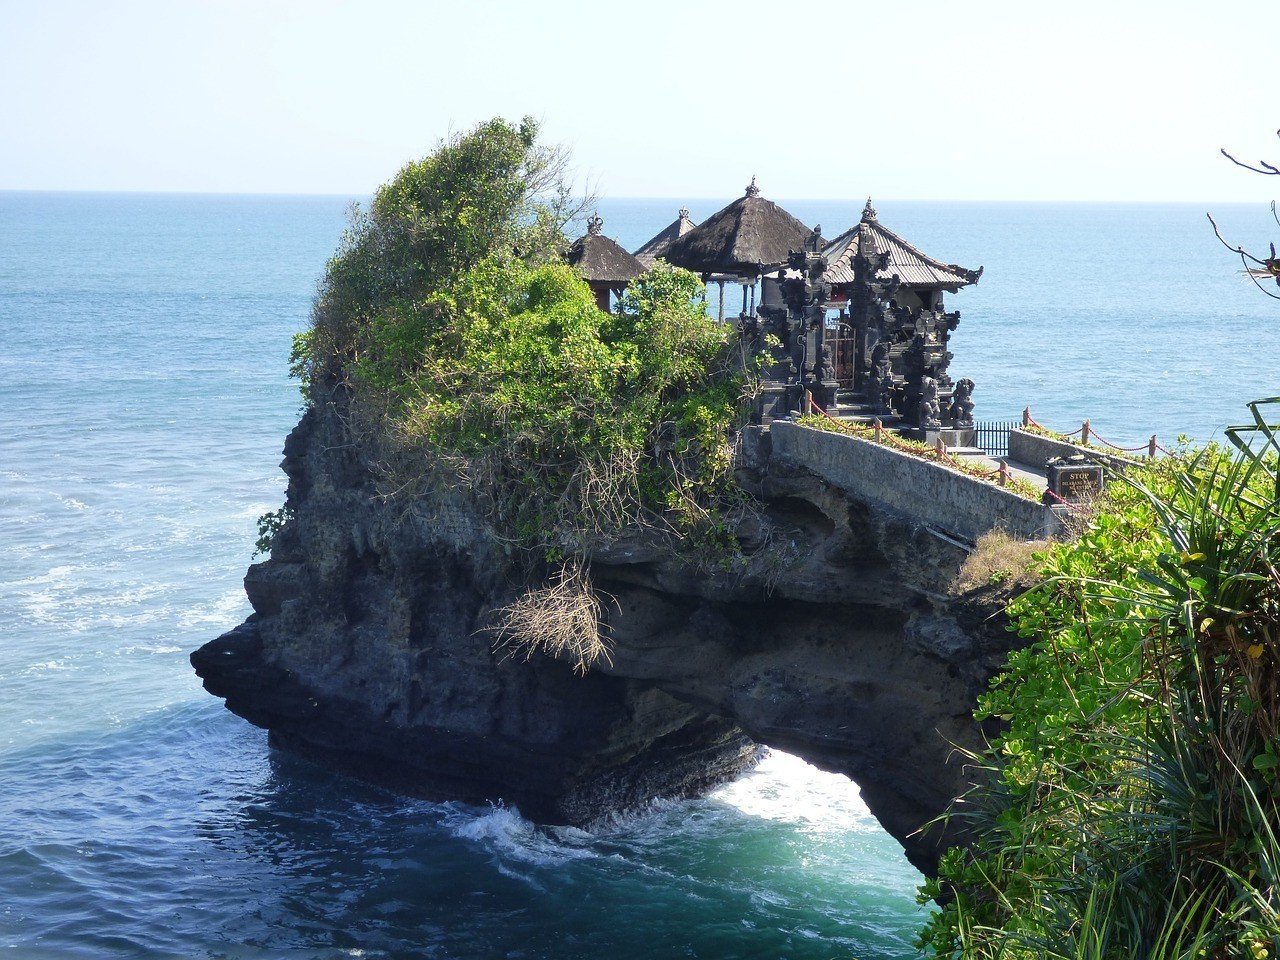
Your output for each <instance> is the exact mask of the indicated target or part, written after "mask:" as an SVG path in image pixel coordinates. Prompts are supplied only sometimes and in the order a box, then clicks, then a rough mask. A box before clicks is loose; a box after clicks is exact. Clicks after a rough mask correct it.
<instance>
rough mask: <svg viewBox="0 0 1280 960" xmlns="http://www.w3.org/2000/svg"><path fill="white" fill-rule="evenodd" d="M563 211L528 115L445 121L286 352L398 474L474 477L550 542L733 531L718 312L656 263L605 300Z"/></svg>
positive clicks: (377, 203) (732, 397)
mask: <svg viewBox="0 0 1280 960" xmlns="http://www.w3.org/2000/svg"><path fill="white" fill-rule="evenodd" d="M573 212H574V208H573V205H572V203H571V202H570V200H569V192H568V190H567V187H566V186H565V183H564V180H563V158H562V157H561V156H560V155H559V154H557V153H556V152H555V151H549V150H547V149H546V148H543V147H540V146H539V145H538V143H537V138H536V126H535V125H534V124H533V123H532V121H529V120H526V121H524V122H523V123H521V124H520V125H518V126H513V125H511V124H508V123H506V122H504V121H501V120H495V121H491V122H490V123H487V124H484V125H482V126H481V127H478V128H477V129H475V130H473V131H471V132H469V133H467V134H463V135H461V136H458V137H455V138H453V139H452V140H450V141H449V142H447V143H445V144H443V145H442V146H441V147H440V148H439V149H438V150H436V151H435V153H433V154H432V155H431V156H429V157H427V158H426V159H424V160H421V161H419V162H417V163H414V164H410V165H409V166H407V167H405V169H404V170H402V171H401V172H400V174H399V175H398V176H397V177H396V178H395V179H394V180H393V181H391V182H390V183H389V184H387V185H386V186H384V187H382V188H381V189H380V190H379V191H378V193H377V195H376V197H375V198H374V201H373V203H372V206H371V207H370V209H369V211H368V212H367V213H366V212H361V211H357V212H356V213H355V214H354V215H353V219H352V225H351V228H350V229H349V230H348V232H347V234H346V235H345V237H344V239H343V242H342V245H341V248H340V249H339V251H338V253H337V254H336V255H335V257H334V258H333V260H332V261H331V262H330V264H329V267H328V271H327V274H326V278H325V281H324V283H323V285H322V288H321V292H320V296H319V298H318V301H317V304H316V308H315V316H314V321H315V322H314V326H313V329H312V330H311V331H310V333H309V334H308V335H306V337H305V339H303V340H300V341H299V342H298V343H297V344H295V357H294V365H295V369H296V370H298V372H299V373H301V374H303V375H309V376H310V378H311V393H312V396H313V397H314V396H317V395H319V394H320V393H321V392H323V391H324V390H333V389H338V390H343V391H346V394H347V395H348V396H349V397H350V398H351V404H350V406H351V411H352V422H351V426H352V429H353V430H354V431H355V432H356V433H357V434H358V436H359V437H360V438H361V441H362V443H363V444H364V445H365V447H366V448H367V449H368V450H370V451H374V452H376V453H377V454H378V455H379V456H380V457H381V460H382V462H383V464H384V466H385V467H386V469H387V477H388V480H389V481H390V482H389V483H388V488H389V489H395V490H400V491H406V490H408V491H412V490H414V489H416V488H417V485H418V484H419V483H421V482H423V481H430V482H436V481H443V482H446V483H450V484H454V485H462V486H466V487H468V488H469V489H471V490H472V491H473V492H474V493H475V494H476V496H477V498H478V499H479V500H481V501H483V502H484V503H487V504H488V506H489V507H490V509H491V515H492V517H493V518H494V521H495V527H496V528H497V529H498V530H499V531H501V532H503V533H505V535H506V536H508V537H509V538H511V539H512V540H513V541H515V542H516V543H518V544H520V545H522V546H525V547H530V548H534V549H535V550H540V551H541V552H542V553H543V554H544V555H545V556H546V557H547V558H548V559H550V560H557V561H558V560H560V559H562V558H564V557H567V556H569V555H571V554H573V553H575V552H579V551H580V550H581V549H582V547H583V545H584V544H585V543H586V542H588V541H589V540H591V539H592V538H595V537H613V536H617V535H619V534H621V533H623V532H624V531H629V530H632V529H634V528H636V527H637V526H640V527H649V528H653V529H660V530H669V531H677V532H679V533H681V534H682V535H686V536H688V535H693V536H695V537H699V538H702V539H703V540H705V541H711V542H715V541H720V542H724V541H725V536H726V535H725V533H724V529H723V522H722V519H721V518H722V516H723V510H724V508H725V507H726V506H728V505H730V504H731V503H733V502H735V500H736V499H737V497H738V496H739V495H738V493H737V488H736V486H735V485H734V484H733V481H732V457H731V448H730V443H731V439H732V435H733V431H734V428H735V427H736V426H737V425H738V424H739V423H740V422H741V420H742V416H741V414H742V413H743V412H744V411H743V405H742V404H741V403H740V402H739V398H740V396H741V394H742V389H743V371H742V366H741V364H739V365H737V366H735V365H734V364H732V363H730V353H729V349H728V346H729V345H728V330H727V328H725V327H723V326H721V325H718V324H716V323H714V322H713V321H712V320H711V319H710V318H708V317H707V316H706V313H705V310H704V308H703V297H704V292H703V288H702V284H701V282H700V281H699V280H698V279H697V277H695V276H694V275H692V274H690V273H688V272H686V271H682V270H676V269H672V268H670V267H666V266H660V267H658V268H655V269H654V270H651V271H649V272H648V273H646V274H645V275H643V276H642V277H640V278H638V279H637V280H636V281H634V282H633V283H632V286H631V288H630V290H629V292H628V293H627V294H626V295H625V296H624V297H623V298H622V300H621V304H620V309H619V312H618V313H617V314H610V313H606V312H603V311H601V310H600V309H599V308H598V307H597V306H596V303H595V300H594V297H593V296H592V293H591V291H590V289H589V288H588V286H587V284H586V283H585V282H584V281H583V280H582V278H581V277H580V276H578V275H577V274H576V273H575V272H574V271H573V270H572V269H571V268H569V267H568V266H567V265H565V264H564V263H563V261H562V260H561V259H560V251H561V250H562V249H563V247H564V246H565V241H564V235H563V232H562V228H563V226H564V224H565V221H566V219H567V217H569V216H570V215H571V214H572V213H573Z"/></svg>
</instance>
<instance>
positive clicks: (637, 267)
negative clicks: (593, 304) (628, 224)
mask: <svg viewBox="0 0 1280 960" xmlns="http://www.w3.org/2000/svg"><path fill="white" fill-rule="evenodd" d="M603 230H604V221H603V220H601V219H600V218H599V217H598V216H597V217H592V218H591V219H590V220H588V221H587V232H586V234H585V235H584V236H581V237H579V238H578V239H577V240H575V241H573V245H572V246H571V247H569V252H568V254H567V255H566V256H565V260H567V261H568V263H569V265H570V266H571V267H576V268H577V270H578V272H579V273H580V274H582V276H583V277H584V278H585V279H586V280H587V282H588V283H594V284H609V285H611V286H626V285H627V284H628V283H630V282H631V281H632V280H634V279H635V278H636V277H638V276H640V274H642V273H644V271H645V266H644V264H643V263H641V262H640V261H639V260H637V259H636V258H635V257H633V256H632V255H631V254H629V253H627V251H626V250H624V249H622V247H620V246H619V245H618V244H617V243H616V242H615V241H613V240H610V239H609V238H608V237H606V236H605V235H604V233H603Z"/></svg>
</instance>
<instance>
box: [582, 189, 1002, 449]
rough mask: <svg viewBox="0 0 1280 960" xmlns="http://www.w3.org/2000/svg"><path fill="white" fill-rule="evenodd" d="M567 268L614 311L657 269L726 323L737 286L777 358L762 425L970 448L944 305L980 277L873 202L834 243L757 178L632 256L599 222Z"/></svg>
mask: <svg viewBox="0 0 1280 960" xmlns="http://www.w3.org/2000/svg"><path fill="white" fill-rule="evenodd" d="M568 259H569V262H570V263H571V264H573V265H574V266H576V267H577V268H578V269H579V270H580V271H581V272H582V274H583V276H584V277H585V278H586V280H587V282H588V283H589V284H590V285H591V287H592V289H593V290H594V291H596V296H597V301H598V302H599V303H600V305H601V309H605V310H607V309H609V305H610V300H609V297H610V294H611V293H613V294H618V293H621V291H622V290H623V289H624V288H625V286H626V284H627V283H628V282H629V281H630V280H631V279H633V278H634V277H635V276H638V275H639V274H640V273H641V272H642V271H643V270H645V269H648V268H649V267H651V266H652V265H653V264H654V263H656V262H657V261H658V260H660V259H661V260H665V261H667V262H668V263H671V264H673V265H675V266H678V267H684V268H685V269H687V270H691V271H693V272H694V273H697V274H699V275H700V276H701V277H702V278H703V280H704V281H705V282H706V283H708V284H709V285H711V284H715V285H718V287H719V297H718V300H717V304H716V314H717V316H718V318H719V319H720V320H722V321H724V320H726V317H725V294H724V291H725V287H726V285H728V284H737V285H740V286H741V288H742V309H741V311H740V312H739V314H738V316H737V317H736V318H734V319H733V322H734V323H735V326H736V327H737V329H738V331H739V333H740V335H741V336H742V338H743V340H744V341H745V342H746V343H747V345H748V346H749V347H750V349H751V351H752V352H753V353H764V354H766V355H767V357H768V363H767V364H766V369H765V373H764V382H763V384H762V388H761V391H760V394H759V396H758V398H757V403H756V411H755V416H756V420H757V422H760V423H768V422H770V421H772V420H775V419H780V418H788V417H794V416H795V415H797V414H798V413H800V412H802V411H804V410H807V409H809V408H810V405H811V404H812V405H814V406H817V407H818V408H820V409H821V410H823V411H825V412H826V413H827V414H829V415H830V416H833V417H836V418H840V419H846V420H860V421H864V422H873V421H877V422H879V423H881V424H882V425H883V426H886V427H894V428H897V429H899V430H901V431H902V432H903V433H905V434H907V435H908V436H913V437H915V438H916V439H920V440H925V441H928V442H929V443H931V444H932V443H936V442H939V441H940V442H942V443H944V444H946V445H947V446H949V447H958V448H963V447H968V446H970V445H972V443H973V439H974V437H973V428H974V421H973V408H974V404H973V388H974V384H973V381H972V380H969V379H960V380H958V381H957V380H954V379H953V378H952V376H951V373H950V369H949V368H950V364H951V360H952V354H951V351H950V350H949V349H948V345H949V340H950V337H951V332H952V331H953V330H955V328H956V326H957V324H958V323H959V322H960V314H959V312H958V311H948V310H947V309H946V305H945V303H944V297H945V295H946V294H948V293H956V292H957V291H958V290H960V289H961V288H962V287H965V286H968V285H970V284H973V283H977V282H978V278H979V277H981V275H982V270H981V269H980V268H979V269H978V270H969V269H967V268H965V267H960V266H957V265H955V264H950V263H943V262H942V261H940V260H935V259H934V258H933V257H930V256H928V255H927V254H925V253H923V252H922V251H920V250H919V249H917V248H916V247H914V246H912V245H911V244H910V243H908V242H907V241H906V240H904V239H903V238H902V237H900V236H898V234H896V233H894V232H893V231H892V230H890V229H889V228H888V227H886V226H885V225H884V224H882V223H881V222H880V220H879V218H878V216H877V214H876V210H875V208H874V207H873V206H872V204H871V200H870V199H868V200H867V205H866V207H865V208H864V209H863V211H862V217H861V219H860V220H859V222H858V223H856V224H855V225H854V226H852V227H851V228H849V229H848V230H846V231H844V232H843V233H841V234H840V235H839V236H837V237H836V238H835V239H834V240H831V241H826V240H824V239H823V237H822V228H821V227H820V226H817V227H814V228H812V229H810V228H809V227H808V226H806V225H805V224H804V223H802V222H801V221H800V220H798V219H797V218H796V217H794V216H792V215H791V214H790V213H788V212H787V211H786V210H784V209H783V208H782V207H780V206H778V204H776V203H774V202H772V201H770V200H766V199H765V198H764V197H762V196H761V195H760V188H759V187H758V186H757V185H756V180H755V177H752V178H751V183H750V185H749V186H748V187H747V188H746V191H745V192H744V194H743V196H741V197H739V198H738V199H736V200H734V201H733V202H732V203H730V204H729V205H728V206H726V207H724V208H723V209H721V210H719V211H717V212H716V213H714V214H712V215H711V216H710V217H708V218H707V219H706V220H705V221H703V222H702V223H701V224H695V223H694V222H693V220H692V219H690V217H689V211H688V210H681V211H680V214H679V216H678V217H677V218H676V220H675V221H673V222H672V223H671V224H669V225H668V226H666V227H665V228H663V229H662V230H661V231H659V232H658V233H657V234H656V235H655V236H654V237H653V238H652V239H651V240H649V241H648V242H647V243H645V244H644V245H643V246H641V247H640V248H639V249H638V250H636V252H635V255H634V256H633V255H631V254H628V253H627V252H626V251H625V250H623V249H622V248H621V247H620V246H618V245H617V244H616V243H614V242H613V241H612V240H609V239H608V238H606V237H604V236H602V235H601V229H600V219H599V218H598V217H593V218H592V220H591V221H590V224H589V226H588V231H587V234H586V235H585V236H583V237H581V238H580V239H579V240H577V241H576V242H575V243H574V244H573V247H572V248H571V249H570V252H569V257H568Z"/></svg>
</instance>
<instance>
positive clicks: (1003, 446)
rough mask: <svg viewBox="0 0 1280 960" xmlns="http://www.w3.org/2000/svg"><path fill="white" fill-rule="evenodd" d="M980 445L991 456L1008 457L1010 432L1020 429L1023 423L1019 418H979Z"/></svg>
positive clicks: (977, 425) (977, 424)
mask: <svg viewBox="0 0 1280 960" xmlns="http://www.w3.org/2000/svg"><path fill="white" fill-rule="evenodd" d="M975 426H976V427H977V429H978V441H977V442H978V446H979V447H981V448H982V449H983V450H985V451H986V453H987V456H989V457H1007V456H1008V455H1009V432H1010V431H1012V430H1016V429H1018V427H1020V426H1022V424H1021V423H1020V422H1019V421H1017V420H979V421H978V422H977V423H976V424H975Z"/></svg>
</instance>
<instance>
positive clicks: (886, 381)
mask: <svg viewBox="0 0 1280 960" xmlns="http://www.w3.org/2000/svg"><path fill="white" fill-rule="evenodd" d="M876 391H877V393H876V401H877V403H878V411H877V412H879V413H892V412H893V375H892V374H891V373H889V367H888V365H887V364H886V365H885V372H884V376H883V377H881V378H880V379H879V380H878V381H876Z"/></svg>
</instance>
